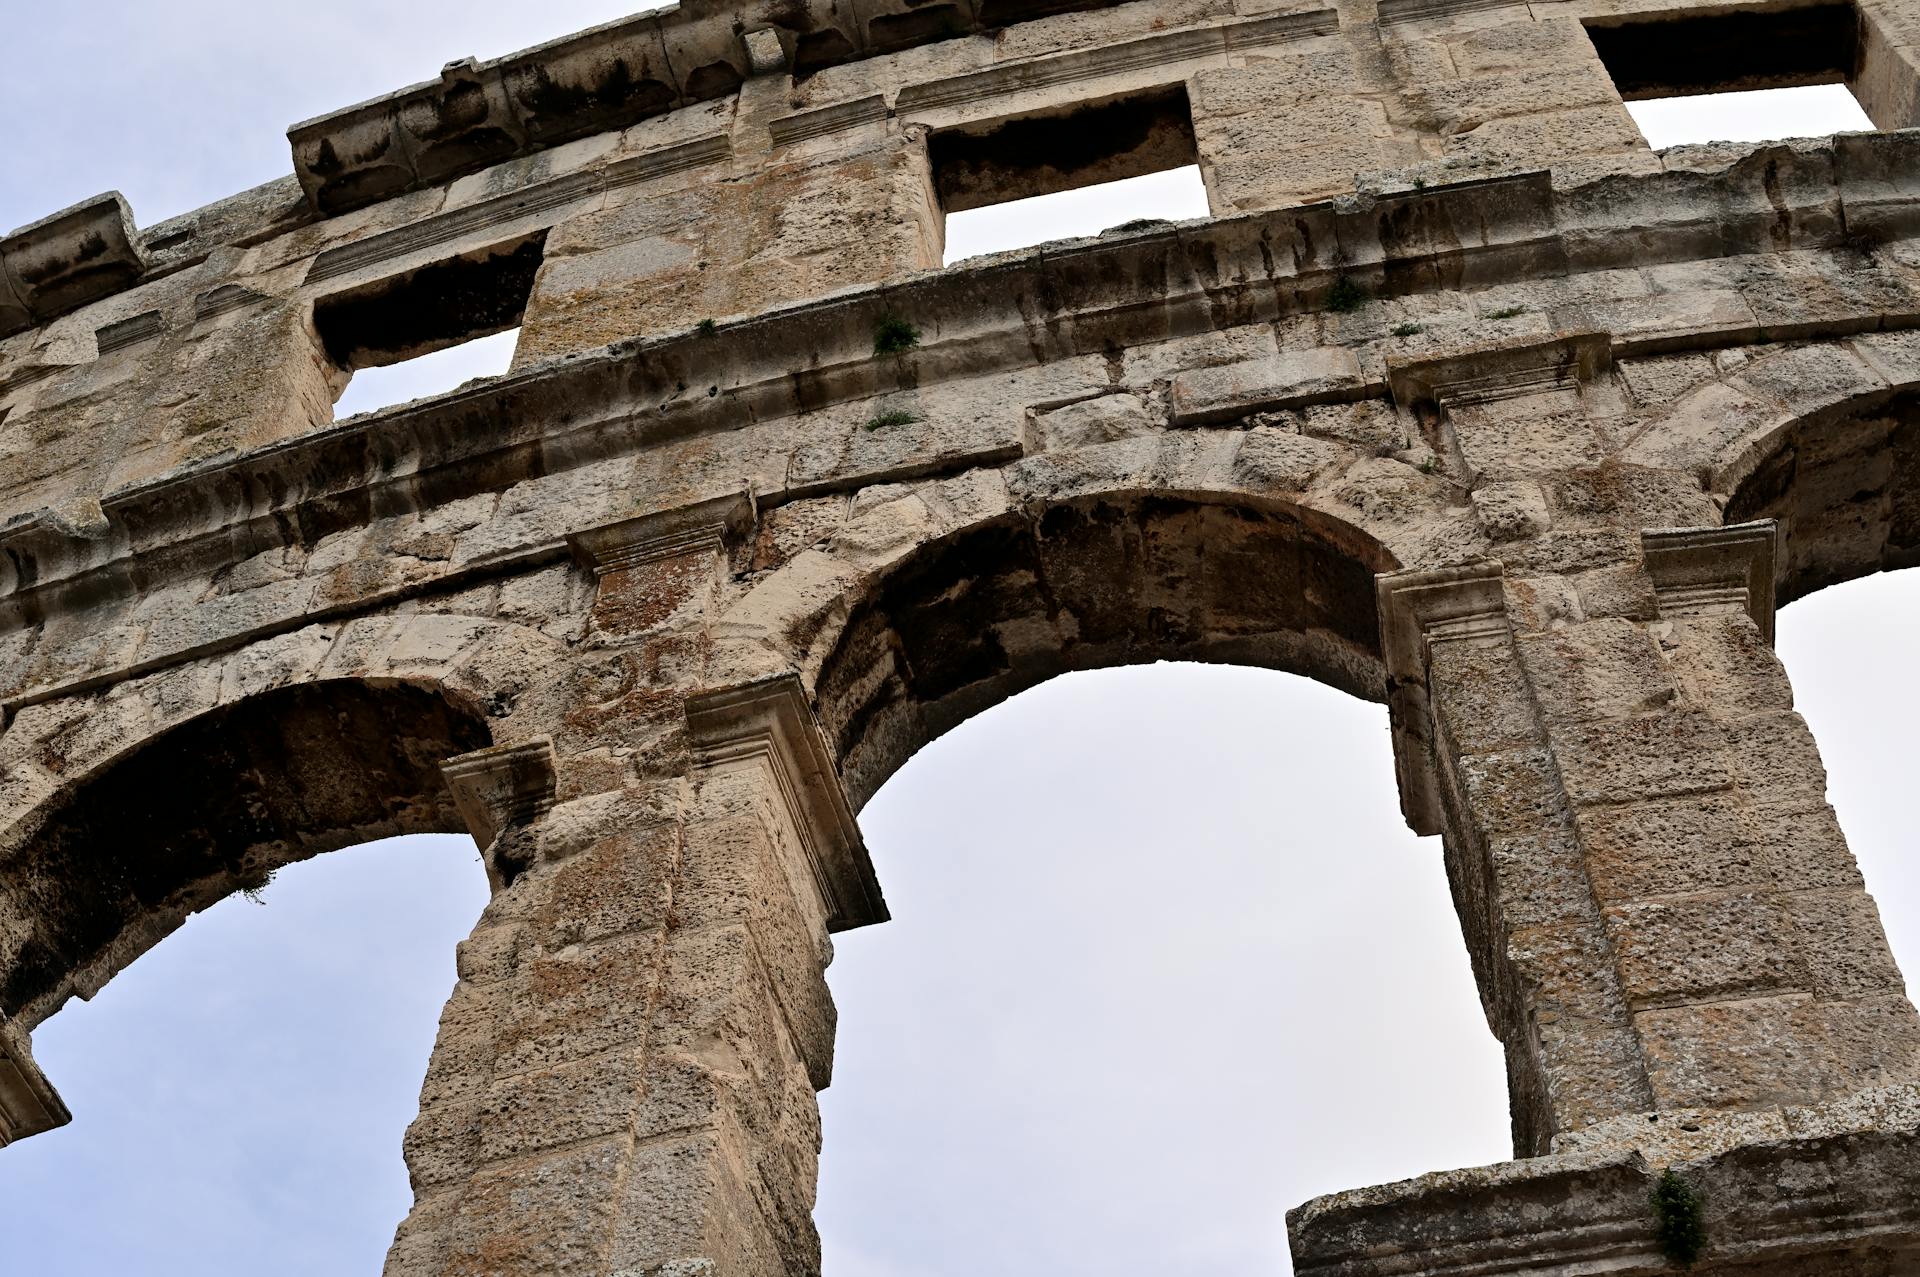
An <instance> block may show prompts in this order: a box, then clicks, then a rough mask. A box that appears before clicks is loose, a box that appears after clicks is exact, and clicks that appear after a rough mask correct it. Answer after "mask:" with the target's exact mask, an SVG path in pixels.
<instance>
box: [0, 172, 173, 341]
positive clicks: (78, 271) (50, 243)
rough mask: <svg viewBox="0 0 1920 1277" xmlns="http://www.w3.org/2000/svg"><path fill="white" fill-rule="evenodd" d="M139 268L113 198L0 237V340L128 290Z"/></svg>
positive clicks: (128, 224) (122, 207) (99, 198)
mask: <svg viewBox="0 0 1920 1277" xmlns="http://www.w3.org/2000/svg"><path fill="white" fill-rule="evenodd" d="M146 269H147V259H146V255H145V254H144V253H142V252H141V250H140V243H139V239H138V237H137V236H135V234H134V231H133V213H132V212H131V210H129V209H128V208H127V201H126V200H124V199H122V198H121V196H120V193H119V192H118V191H109V192H107V193H106V194H105V195H96V196H94V197H93V198H92V199H90V200H87V201H85V202H84V203H80V204H75V205H74V206H73V207H72V208H68V209H63V210H61V211H60V212H58V213H55V214H53V215H52V216H51V217H44V218H41V219H40V220H39V221H37V222H35V223H33V225H31V226H24V227H21V228H20V229H19V230H17V231H15V232H13V233H12V234H11V235H8V236H6V237H5V238H0V337H8V336H11V335H12V334H14V333H17V332H20V331H22V330H23V329H26V328H30V327H32V326H33V325H34V324H43V323H45V322H47V321H48V320H49V319H53V318H55V317H56V316H59V315H64V314H66V313H67V312H68V311H70V310H75V309H78V308H79V307H81V306H84V305H86V304H87V303H88V302H92V301H98V300H100V299H101V298H102V297H107V296H110V295H112V294H114V293H117V292H119V291H120V290H121V289H123V288H127V287H129V286H130V285H132V284H133V283H134V282H135V281H136V280H138V279H139V278H140V276H141V275H142V274H144V273H145V271H146Z"/></svg>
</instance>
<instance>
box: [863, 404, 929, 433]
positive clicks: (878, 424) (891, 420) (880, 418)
mask: <svg viewBox="0 0 1920 1277" xmlns="http://www.w3.org/2000/svg"><path fill="white" fill-rule="evenodd" d="M918 420H920V418H918V417H916V416H914V415H913V414H912V413H910V412H902V411H901V410H900V409H898V408H891V409H888V410H887V411H886V412H879V413H875V414H874V415H873V416H871V417H868V418H867V429H869V430H885V429H886V428H887V427H888V426H910V425H912V424H913V423H914V422H916V421H918Z"/></svg>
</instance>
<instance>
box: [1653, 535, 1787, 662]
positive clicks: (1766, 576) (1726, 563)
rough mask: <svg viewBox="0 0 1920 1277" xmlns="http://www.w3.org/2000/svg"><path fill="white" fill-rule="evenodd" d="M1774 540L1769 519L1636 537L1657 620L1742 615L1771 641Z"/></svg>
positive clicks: (1775, 554)
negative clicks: (1657, 602) (1655, 601)
mask: <svg viewBox="0 0 1920 1277" xmlns="http://www.w3.org/2000/svg"><path fill="white" fill-rule="evenodd" d="M1778 541H1779V529H1778V527H1777V525H1776V524H1775V523H1774V521H1773V520H1772V519H1761V520H1758V521H1756V522H1753V523H1736V524H1732V525H1730V526H1728V527H1724V528H1648V529H1647V530H1646V531H1644V532H1642V533H1641V534H1640V546H1641V552H1642V554H1643V555H1644V557H1645V559H1646V566H1647V575H1648V576H1649V577H1651V578H1652V579H1653V592H1654V594H1655V595H1656V596H1657V597H1658V598H1659V600H1660V615H1661V616H1664V617H1680V616H1710V615H1714V614H1717V613H1724V612H1731V611H1743V612H1745V613H1746V614H1747V615H1748V616H1751V617H1752V618H1753V623H1754V624H1755V625H1756V626H1758V627H1759V629H1760V633H1761V635H1762V636H1764V637H1765V638H1766V640H1767V642H1769V643H1771V642H1773V612H1774V598H1773V571H1774V561H1775V559H1776V558H1777V557H1778V553H1779V550H1778Z"/></svg>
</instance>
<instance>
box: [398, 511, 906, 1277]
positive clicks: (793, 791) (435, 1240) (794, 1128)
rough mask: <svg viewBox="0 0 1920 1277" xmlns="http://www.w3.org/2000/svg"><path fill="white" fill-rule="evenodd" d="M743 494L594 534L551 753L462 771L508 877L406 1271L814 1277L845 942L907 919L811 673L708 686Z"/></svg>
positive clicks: (456, 1019) (471, 962)
mask: <svg viewBox="0 0 1920 1277" xmlns="http://www.w3.org/2000/svg"><path fill="white" fill-rule="evenodd" d="M741 521H742V520H741V517H740V510H739V507H738V506H737V505H736V503H735V502H734V501H733V500H731V499H730V500H728V501H726V502H720V503H710V504H709V505H708V506H705V507H698V508H696V509H694V510H692V511H682V512H679V513H678V514H677V515H675V516H663V517H650V518H648V519H645V520H636V521H634V522H633V523H631V524H626V525H622V526H621V527H620V528H618V529H603V530H601V531H600V532H597V533H594V534H591V535H590V536H588V537H583V538H580V547H579V548H581V553H582V558H583V559H585V560H586V563H587V566H588V568H589V570H591V571H593V572H594V574H595V576H596V578H597V580H598V585H599V589H598V595H597V600H596V604H595V608H594V615H593V628H594V638H593V639H592V640H591V642H590V644H589V648H590V650H588V651H585V652H583V653H582V655H581V657H580V659H579V662H578V665H577V667H576V668H572V669H569V670H564V671H555V672H554V678H555V680H556V682H557V683H558V685H559V687H560V690H559V691H558V693H557V694H556V696H555V699H554V723H553V744H552V746H551V750H550V757H551V760H552V763H551V769H550V770H549V771H548V772H547V774H548V775H549V776H551V777H552V781H551V786H550V792H549V793H546V794H544V795H543V794H542V793H541V785H540V783H539V779H538V777H539V775H540V772H541V768H540V765H539V763H538V762H537V761H536V760H537V758H538V757H539V753H540V751H539V749H538V748H535V747H529V746H525V745H521V746H513V747H503V748H499V749H495V750H489V751H483V753H482V754H481V755H471V756H468V757H467V758H464V759H459V760H455V761H454V762H452V763H450V764H449V765H448V768H447V770H448V774H449V778H450V781H451V783H452V784H453V786H454V788H455V792H456V795H457V796H458V797H459V799H460V805H461V809H462V811H463V812H465V813H467V814H468V816H469V819H470V820H471V821H472V822H473V824H474V826H475V830H476V835H477V836H479V837H480V838H481V839H482V840H483V842H484V843H485V844H486V859H487V861H488V863H489V867H490V870H491V871H492V873H493V875H494V879H495V882H496V886H497V891H496V895H495V897H494V899H493V902H492V903H491V905H490V906H489V907H488V909H487V911H486V915H485V916H484V917H483V919H482V922H481V925H480V927H479V928H478V929H477V930H476V931H475V933H474V935H473V937H472V938H471V939H470V940H468V941H467V942H466V943H465V944H464V945H463V946H462V950H461V957H460V982H459V985H458V987H457V988H456V990H455V992H454V995H453V998H452V1000H451V1001H450V1002H449V1004H448V1007H447V1010H446V1013H445V1015H444V1016H443V1018H442V1021H441V1031H440V1040H439V1042H438V1044H437V1046H436V1048H435V1053H434V1057H433V1061H432V1064H431V1066H430V1068H429V1072H428V1077H427V1081H426V1085H425V1087H424V1088H423V1092H422V1102H421V1114H420V1118H419V1120H418V1121H416V1122H415V1123H414V1125H413V1127H412V1129H411V1130H410V1131H409V1133H408V1137H407V1159H408V1165H409V1168H410V1170H411V1172H412V1175H413V1179H414V1185H415V1190H416V1195H417V1200H416V1204H415V1208H414V1211H413V1213H412V1215H410V1216H409V1218H408V1220H407V1221H406V1223H405V1224H404V1225H403V1226H402V1228H401V1231H400V1235H399V1238H398V1240H397V1241H396V1243H395V1246H394V1249H393V1251H392V1253H391V1255H390V1257H389V1260H388V1265H387V1271H388V1273H389V1274H391V1275H394V1277H398V1275H400V1274H406V1275H407V1277H414V1275H415V1274H435V1275H436V1277H439V1275H441V1274H492V1273H499V1274H521V1273H540V1274H592V1275H595V1277H610V1275H611V1274H615V1273H619V1274H647V1275H649V1277H666V1275H668V1274H671V1275H673V1277H693V1275H695V1274H703V1275H708V1277H800V1275H804V1274H811V1273H816V1272H818V1270H819V1266H820V1257H819V1243H818V1239H817V1236H816V1234H815V1232H814V1228H813V1223H812V1207H813V1200H814V1185H815V1175H816V1167H817V1158H818V1153H819V1116H818V1109H817V1106H816V1103H815V1099H814V1093H815V1091H816V1090H818V1089H820V1088H822V1087H824V1086H825V1085H826V1084H827V1081H828V1079H829V1077H830V1075H831V1068H832V1050H833V1027H834V1010H833V1003H832V1000H831V998H830V996H829V994H828V990H827V986H826V981H825V970H826V965H827V962H828V961H829V959H830V957H831V953H832V947H831V943H830V941H829V938H828V934H829V931H830V930H832V929H837V928H840V927H846V926H853V925H859V924H860V923H863V922H869V921H877V920H879V919H880V918H882V917H884V908H883V906H882V905H881V903H880V898H879V893H878V889H877V887H876V886H875V884H874V882H873V878H872V873H871V870H870V869H869V867H868V864H867V860H866V855H865V851H864V848H863V847H862V846H861V843H860V839H859V833H858V828H857V826H856V825H855V823H854V820H853V816H852V813H851V811H850V810H849V809H848V807H847V804H846V801H845V799H844V796H843V795H842V794H841V791H840V789H839V786H838V782H837V780H836V779H835V777H834V775H833V771H832V768H831V763H830V759H829V756H828V753H827V750H826V745H825V742H824V738H823V737H822V736H821V734H820V732H819V728H818V726H817V724H816V723H815V722H814V719H813V716H812V713H811V711H810V710H809V708H808V706H807V703H806V700H805V698H804V696H803V694H802V693H801V691H800V688H799V685H798V683H797V681H795V680H792V679H790V678H789V679H783V680H777V681H774V682H771V683H764V684H759V685H755V686H750V687H744V688H728V689H719V690H706V689H701V688H700V687H699V685H698V675H699V664H700V660H701V654H702V652H703V650H704V648H703V644H702V640H701V635H703V634H704V631H705V627H706V625H707V623H708V622H709V620H710V604H711V600H712V594H713V589H714V585H715V582H716V581H717V579H718V573H719V571H720V570H721V569H722V568H723V566H724V557H723V555H724V550H723V538H724V537H725V536H726V535H728V534H729V532H730V531H732V530H735V529H737V528H738V527H739V526H740V525H741Z"/></svg>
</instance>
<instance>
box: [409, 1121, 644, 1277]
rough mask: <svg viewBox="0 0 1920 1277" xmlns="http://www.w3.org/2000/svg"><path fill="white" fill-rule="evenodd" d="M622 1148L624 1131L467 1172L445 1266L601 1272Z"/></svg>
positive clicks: (566, 1275)
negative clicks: (476, 1173)
mask: <svg viewBox="0 0 1920 1277" xmlns="http://www.w3.org/2000/svg"><path fill="white" fill-rule="evenodd" d="M629 1147H630V1146H629V1142H628V1141H627V1140H626V1139H625V1138H624V1137H614V1138H609V1139H603V1140H598V1141H595V1142H593V1143H590V1144H584V1145H578V1146H575V1147H573V1148H567V1149H561V1150H558V1151H555V1152H550V1153H543V1154H539V1155H537V1156H534V1157H530V1158H527V1159H525V1160H523V1161H518V1162H509V1163H505V1164H503V1165H499V1166H494V1167H489V1168H488V1169H486V1170H483V1171H482V1172H480V1173H479V1174H478V1175H476V1176H474V1177H473V1179H472V1180H470V1181H469V1182H468V1184H467V1187H466V1191H465V1193H464V1194H463V1196H462V1198H461V1201H460V1205H459V1208H458V1213H457V1216H456V1218H455V1219H454V1221H453V1222H452V1224H451V1226H450V1229H449V1231H450V1234H451V1236H450V1239H449V1245H448V1247H447V1250H448V1255H449V1258H450V1267H451V1269H452V1271H456V1272H457V1271H460V1270H461V1269H463V1268H464V1269H466V1270H468V1271H474V1270H476V1269H477V1270H479V1271H486V1270H487V1269H492V1270H493V1271H496V1272H528V1273H534V1272H537V1273H552V1274H555V1277H588V1274H594V1273H604V1272H606V1271H607V1269H606V1267H605V1262H606V1261H605V1251H606V1247H607V1238H608V1237H609V1236H610V1235H611V1233H612V1231H613V1229H614V1227H615V1225H616V1221H617V1220H618V1219H619V1215H618V1208H619V1206H620V1204H621V1187H622V1181H623V1179H624V1178H625V1173H626V1170H627V1167H628V1165H629V1163H630V1159H631V1157H632V1154H631V1152H630V1151H629Z"/></svg>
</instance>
